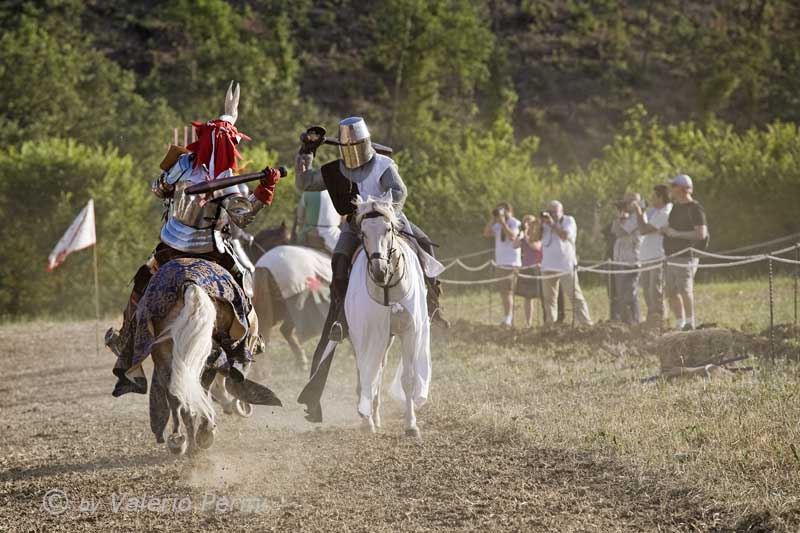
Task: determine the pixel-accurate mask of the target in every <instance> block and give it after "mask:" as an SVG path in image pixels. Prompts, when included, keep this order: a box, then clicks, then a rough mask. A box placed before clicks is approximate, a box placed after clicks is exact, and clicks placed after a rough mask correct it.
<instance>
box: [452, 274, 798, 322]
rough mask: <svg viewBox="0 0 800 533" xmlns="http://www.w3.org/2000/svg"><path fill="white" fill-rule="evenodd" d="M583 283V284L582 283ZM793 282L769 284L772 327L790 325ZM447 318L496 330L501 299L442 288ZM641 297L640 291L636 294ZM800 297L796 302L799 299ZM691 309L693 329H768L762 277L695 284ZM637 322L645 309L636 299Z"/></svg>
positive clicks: (600, 302) (601, 294) (593, 288)
mask: <svg viewBox="0 0 800 533" xmlns="http://www.w3.org/2000/svg"><path fill="white" fill-rule="evenodd" d="M593 276H594V277H593V278H592V279H590V281H591V282H594V284H590V285H589V286H587V287H584V289H583V292H584V296H586V300H587V301H588V302H589V310H590V312H591V315H592V319H593V320H594V321H603V320H608V316H609V309H608V296H607V290H606V288H605V287H604V286H598V285H597V283H598V279H597V275H593ZM581 279H582V280H583V278H581ZM794 283H795V281H794V279H793V278H792V277H789V276H780V277H776V278H775V280H774V282H773V305H774V308H773V312H774V314H775V323H776V324H779V323H791V322H793V321H794V309H795V307H794V306H795V293H794ZM445 291H446V295H447V296H446V298H445V303H446V305H447V311H448V314H449V315H451V316H453V318H455V319H463V320H470V321H477V322H481V323H485V324H499V323H500V320H501V318H502V317H501V314H502V310H501V307H500V299H499V298H498V296H497V295H496V293H494V292H493V291H491V290H490V289H483V290H478V291H475V290H469V291H463V292H459V291H458V290H457V289H452V290H450V287H449V286H445ZM640 292H641V291H640ZM799 297H800V296H799ZM695 299H696V301H695V305H696V308H697V321H698V324H699V323H702V322H706V323H716V324H719V325H721V326H725V327H731V328H736V329H742V330H744V331H748V332H757V331H762V330H764V329H765V328H767V327H768V326H769V282H768V280H767V278H766V277H759V278H753V279H749V280H746V281H715V282H713V283H698V284H697V285H696V287H695ZM639 300H640V309H641V312H642V316H645V315H646V310H647V307H646V306H645V303H644V297H643V296H642V295H641V294H640V295H639ZM515 304H516V308H515V312H514V320H515V323H517V324H518V325H522V324H523V323H524V316H525V315H524V314H523V311H522V299H521V298H516V300H515ZM566 308H567V319H568V321H570V320H571V317H572V315H571V306H570V304H569V302H567V304H566ZM534 313H535V317H534V322H535V323H536V324H541V320H542V314H541V307H539V306H538V302H537V305H535V306H534Z"/></svg>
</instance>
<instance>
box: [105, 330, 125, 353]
mask: <svg viewBox="0 0 800 533" xmlns="http://www.w3.org/2000/svg"><path fill="white" fill-rule="evenodd" d="M119 340H120V339H119V331H117V330H115V329H114V328H108V331H106V335H105V337H104V338H103V342H104V343H105V345H106V347H107V348H108V349H109V350H111V351H112V352H113V354H114V355H116V356H117V357H122V350H120V349H119Z"/></svg>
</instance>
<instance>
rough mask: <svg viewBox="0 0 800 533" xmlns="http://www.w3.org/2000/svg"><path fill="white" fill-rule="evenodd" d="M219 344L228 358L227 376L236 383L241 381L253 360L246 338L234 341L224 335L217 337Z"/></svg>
mask: <svg viewBox="0 0 800 533" xmlns="http://www.w3.org/2000/svg"><path fill="white" fill-rule="evenodd" d="M219 345H220V348H222V350H223V351H224V352H225V356H226V357H227V358H228V367H229V368H228V376H229V377H230V378H231V380H233V381H234V382H236V383H241V382H243V381H244V379H245V377H246V376H247V372H248V371H249V370H250V363H252V362H253V358H252V355H251V354H250V350H249V347H248V339H242V340H241V341H239V342H238V343H236V342H235V341H233V339H231V338H230V337H228V336H227V335H226V336H224V337H221V338H219Z"/></svg>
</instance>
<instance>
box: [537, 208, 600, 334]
mask: <svg viewBox="0 0 800 533" xmlns="http://www.w3.org/2000/svg"><path fill="white" fill-rule="evenodd" d="M542 223H543V227H542V254H543V257H542V275H543V276H545V279H544V280H542V291H543V296H544V313H545V321H546V322H547V323H549V324H552V323H555V321H556V318H557V315H558V289H559V286H560V285H562V284H563V286H564V294H565V295H566V297H567V298H569V299H570V301H571V302H572V308H573V309H574V310H575V320H576V321H577V323H578V324H585V325H591V323H592V319H591V318H590V317H589V306H588V304H587V303H586V299H585V298H584V297H583V292H582V291H581V286H580V284H579V283H578V273H577V272H576V270H575V267H576V266H577V264H578V260H577V255H576V254H575V239H576V237H577V236H578V225H577V224H576V223H575V219H574V218H572V217H571V216H567V215H565V214H564V206H562V205H561V202H558V201H556V200H553V201H552V202H550V203H549V204H548V206H547V211H545V212H543V213H542ZM558 274H561V275H558ZM550 276H553V277H550Z"/></svg>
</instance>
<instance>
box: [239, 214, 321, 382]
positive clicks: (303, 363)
mask: <svg viewBox="0 0 800 533" xmlns="http://www.w3.org/2000/svg"><path fill="white" fill-rule="evenodd" d="M290 242H291V231H290V229H289V227H288V226H287V225H286V223H285V222H281V225H280V226H278V227H277V228H270V229H266V230H263V231H261V232H259V233H257V234H256V235H255V237H254V238H253V239H252V241H251V242H250V243H249V246H247V247H246V250H247V252H248V255H249V256H250V259H251V260H252V262H253V263H254V264H255V263H257V262H258V260H259V258H261V256H262V255H264V254H266V253H267V252H270V251H271V250H274V249H275V248H277V247H279V246H287V245H289V243H290ZM292 267H293V268H304V265H303V264H297V265H292ZM322 285H323V286H324V287H325V288H327V285H328V283H327V282H326V281H322ZM253 293H254V294H253V308H254V309H255V311H256V314H257V315H258V323H259V334H260V335H261V336H262V337H263V339H264V342H265V343H266V344H269V340H270V336H271V331H272V328H273V326H275V325H276V324H281V327H280V332H281V334H282V335H283V338H284V339H286V342H287V343H288V344H289V348H290V349H291V350H292V353H293V354H294V356H295V361H296V363H297V365H298V367H300V368H302V369H303V370H307V368H308V358H307V357H306V354H305V352H303V348H302V346H301V344H300V339H299V337H298V335H297V329H298V328H297V325H296V324H295V323H294V321H293V320H292V316H291V314H290V313H289V310H288V308H287V305H286V301H285V300H284V298H283V296H282V295H281V291H280V289H279V287H278V283H277V282H276V281H275V277H274V276H273V274H272V272H270V270H269V269H268V268H261V267H257V268H256V271H255V274H254V276H253ZM320 332H321V327H320V329H319V331H315V332H314V334H316V335H319V333H320Z"/></svg>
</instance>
